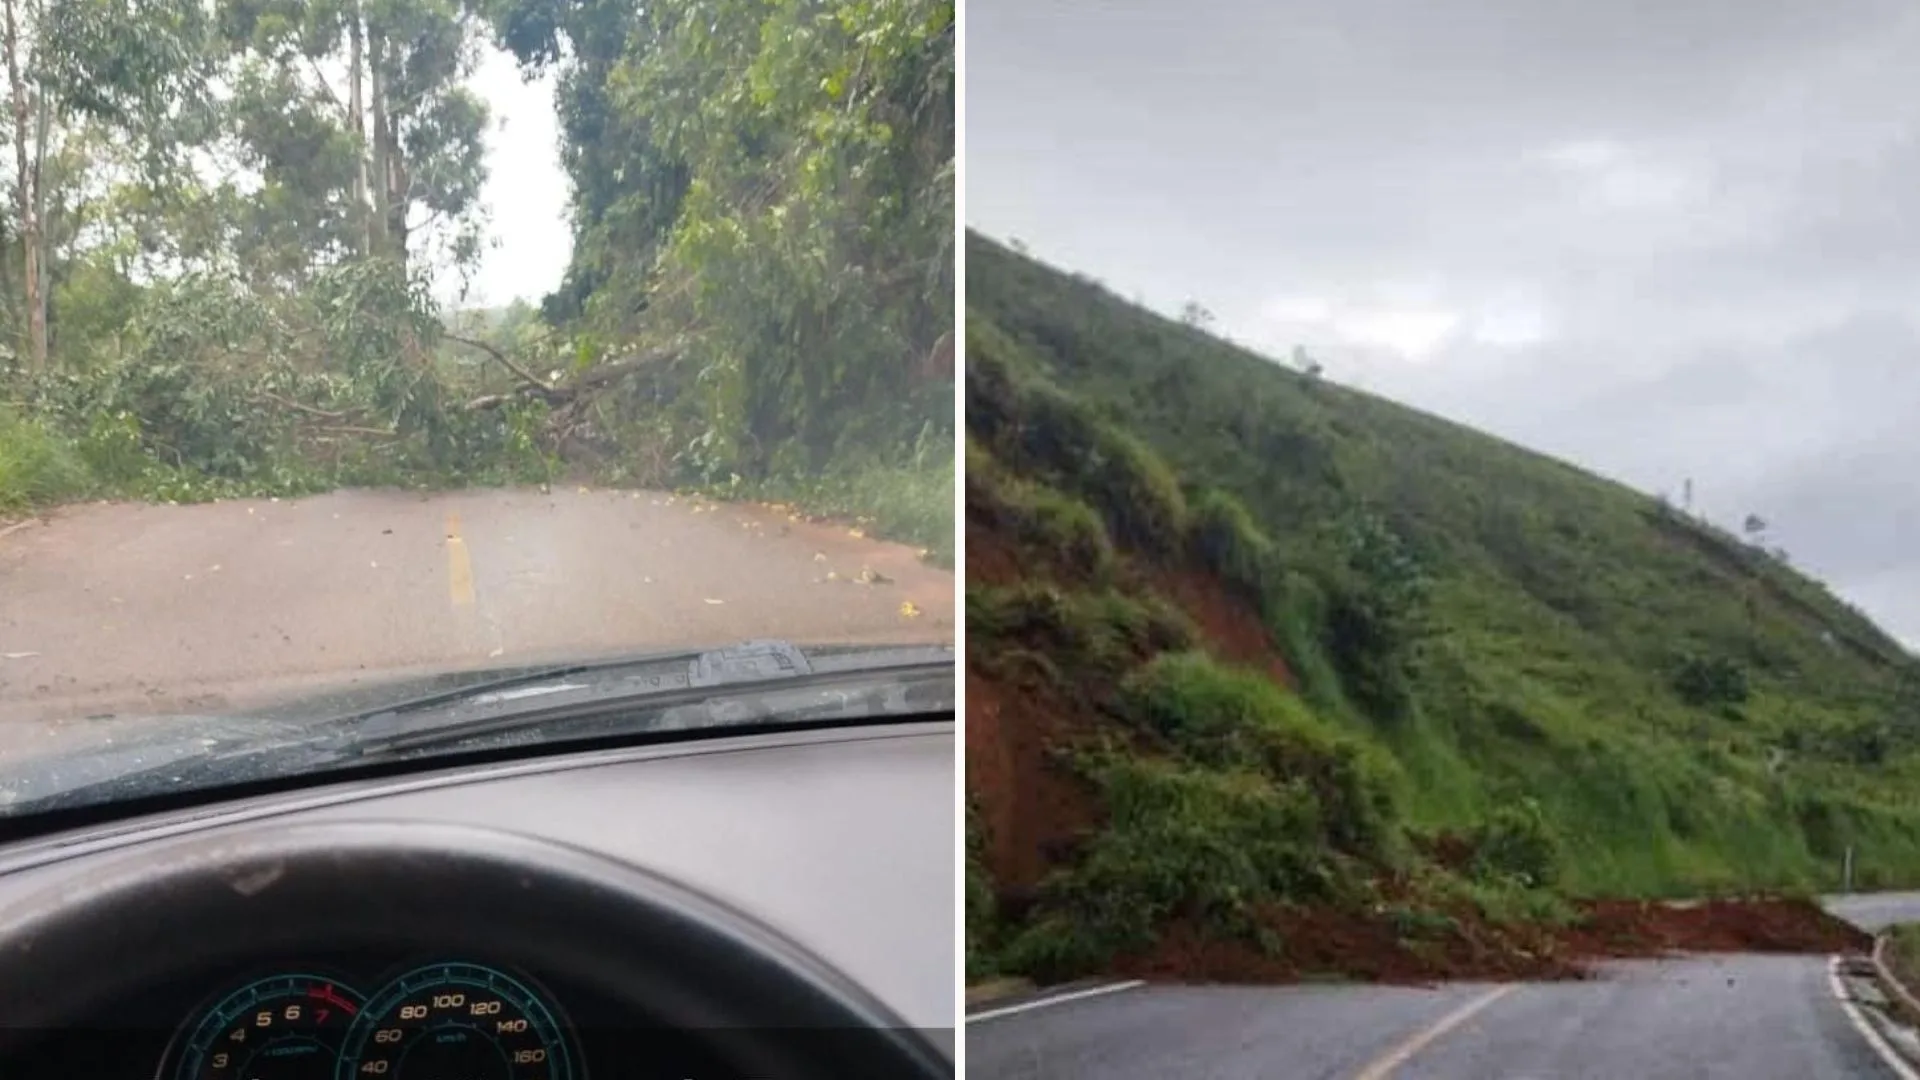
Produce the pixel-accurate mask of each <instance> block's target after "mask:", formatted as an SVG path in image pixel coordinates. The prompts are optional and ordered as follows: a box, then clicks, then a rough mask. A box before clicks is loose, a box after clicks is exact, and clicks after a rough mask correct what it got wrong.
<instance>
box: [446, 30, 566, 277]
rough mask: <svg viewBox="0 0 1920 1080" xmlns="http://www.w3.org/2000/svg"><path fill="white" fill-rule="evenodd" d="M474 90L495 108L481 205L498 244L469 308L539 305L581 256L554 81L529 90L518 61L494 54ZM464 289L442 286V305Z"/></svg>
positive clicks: (486, 258) (485, 258)
mask: <svg viewBox="0 0 1920 1080" xmlns="http://www.w3.org/2000/svg"><path fill="white" fill-rule="evenodd" d="M469 85H470V86H472V87H473V89H474V92H475V93H478V94H479V95H480V96H482V97H484V98H485V99H486V100H487V104H488V105H489V106H490V107H491V108H492V109H493V127H492V129H491V130H490V131H488V132H487V171H488V175H487V183H486V187H485V188H484V189H483V190H482V192H481V196H480V198H481V201H482V202H484V203H485V204H486V205H487V210H488V213H489V215H490V217H489V220H490V228H489V229H488V233H489V235H490V236H491V237H492V238H493V239H494V240H495V241H497V244H496V246H493V247H490V248H488V249H487V250H485V251H484V252H482V254H481V258H480V266H479V269H478V270H477V271H476V273H475V274H474V279H473V283H472V285H471V287H470V288H469V291H468V293H467V299H466V302H467V303H468V304H472V305H475V306H481V305H485V306H492V305H495V304H504V303H506V302H508V301H510V300H512V299H514V298H515V297H519V298H521V299H524V300H526V301H528V302H529V303H533V304H538V303H539V302H540V298H541V297H543V296H545V295H546V294H547V293H549V292H551V291H553V289H554V287H555V286H557V285H559V284H560V276H561V274H563V273H564V272H565V271H566V269H567V256H568V254H569V253H570V252H571V251H572V249H573V238H572V233H571V232H569V230H568V228H567V214H566V211H567V177H566V174H565V173H564V172H562V171H561V170H560V148H559V141H558V140H559V137H560V135H559V131H560V128H559V123H558V121H557V120H556V118H555V117H554V113H553V78H552V76H551V75H548V76H545V77H543V78H541V79H539V80H538V81H536V82H533V83H531V84H528V83H523V82H522V81H521V79H520V73H519V71H518V69H516V68H515V66H514V63H513V58H512V57H510V56H508V55H507V54H506V53H504V52H501V51H499V50H498V49H493V48H490V47H489V48H487V49H486V50H485V59H483V60H482V61H481V64H480V69H479V71H477V72H475V73H474V77H473V80H472V82H471V83H469ZM456 287H457V282H454V281H452V280H448V281H445V282H442V283H441V288H440V290H439V291H440V292H441V294H442V299H443V300H448V301H451V300H453V296H452V292H453V291H454V290H455V289H456Z"/></svg>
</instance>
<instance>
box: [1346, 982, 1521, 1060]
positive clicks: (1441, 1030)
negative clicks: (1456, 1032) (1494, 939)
mask: <svg viewBox="0 0 1920 1080" xmlns="http://www.w3.org/2000/svg"><path fill="white" fill-rule="evenodd" d="M1515 989H1517V986H1516V984H1514V983H1508V984H1506V985H1505V986H1496V987H1494V988H1493V989H1491V990H1489V991H1487V992H1486V993H1484V994H1481V995H1480V996H1479V997H1477V998H1474V999H1473V1000H1472V1001H1469V1002H1467V1003H1466V1004H1465V1005H1462V1006H1460V1007H1459V1008H1457V1009H1455V1010H1453V1011H1452V1012H1450V1013H1448V1014H1447V1015H1445V1016H1443V1017H1441V1018H1440V1019H1438V1020H1436V1021H1434V1023H1433V1025H1432V1026H1431V1027H1427V1028H1423V1029H1421V1030H1420V1031H1418V1032H1415V1033H1414V1035H1413V1036H1412V1037H1411V1038H1409V1039H1407V1041H1405V1042H1403V1043H1401V1044H1400V1045H1398V1046H1396V1047H1394V1048H1393V1049H1391V1050H1389V1051H1387V1052H1386V1053H1385V1054H1384V1055H1382V1056H1381V1057H1378V1058H1376V1059H1374V1062H1373V1064H1371V1065H1368V1066H1367V1067H1366V1069H1365V1070H1363V1071H1362V1072H1361V1073H1360V1074H1359V1075H1358V1076H1356V1077H1354V1080H1386V1078H1387V1077H1388V1076H1391V1075H1392V1074H1393V1070H1395V1069H1397V1068H1399V1067H1400V1066H1402V1065H1405V1064H1406V1063H1407V1061H1408V1059H1410V1058H1412V1057H1413V1055H1415V1054H1417V1053H1419V1052H1420V1051H1421V1050H1423V1049H1425V1048H1426V1046H1427V1044H1428V1043H1431V1042H1433V1041H1434V1040H1435V1039H1438V1038H1439V1037H1440V1036H1442V1035H1445V1034H1446V1033H1447V1032H1449V1031H1452V1030H1453V1029H1454V1028H1457V1027H1459V1026H1460V1025H1461V1024H1464V1023H1466V1022H1467V1020H1468V1018H1470V1017H1472V1016H1473V1014H1474V1013H1477V1012H1479V1011H1480V1010H1481V1009H1484V1008H1486V1007H1487V1006H1489V1005H1491V1004H1493V1003H1494V1002H1496V1001H1499V1000H1500V999H1501V998H1503V997H1506V996H1507V995H1508V994H1510V993H1512V992H1513V991H1514V990H1515Z"/></svg>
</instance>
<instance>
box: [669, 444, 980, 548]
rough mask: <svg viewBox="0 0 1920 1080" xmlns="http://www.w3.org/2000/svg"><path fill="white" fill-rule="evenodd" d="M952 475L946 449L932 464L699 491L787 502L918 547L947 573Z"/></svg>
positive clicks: (854, 469) (847, 469) (863, 468)
mask: <svg viewBox="0 0 1920 1080" xmlns="http://www.w3.org/2000/svg"><path fill="white" fill-rule="evenodd" d="M930 457H931V456H930ZM954 472H955V470H954V467H953V453H952V450H951V449H948V450H947V451H946V453H945V456H944V458H940V459H938V460H933V459H929V460H924V461H917V462H913V463H910V464H906V465H895V466H888V465H852V466H844V467H841V468H838V469H835V470H834V471H832V472H829V473H826V474H824V475H821V476H816V477H806V478H798V477H777V478H773V479H769V480H766V481H763V482H760V483H754V484H739V485H714V486H710V487H707V488H703V489H701V490H702V491H704V492H705V493H706V494H709V495H713V496H715V497H718V498H751V499H763V500H766V501H769V502H782V503H790V504H792V505H794V506H796V507H799V508H800V509H802V510H804V511H806V512H807V513H810V514H818V515H822V516H825V517H832V518H840V519H843V520H848V521H854V522H857V523H859V524H861V525H862V526H863V527H864V528H865V529H866V530H867V531H868V533H869V534H870V535H872V536H874V537H876V538H878V539H882V540H893V541H897V542H899V543H904V544H912V545H914V546H915V547H919V548H924V549H926V552H927V554H926V556H925V557H926V559H927V561H928V562H930V563H932V564H934V565H936V566H940V567H944V568H947V569H951V568H952V567H953V565H954V539H953V538H954V521H953V481H954Z"/></svg>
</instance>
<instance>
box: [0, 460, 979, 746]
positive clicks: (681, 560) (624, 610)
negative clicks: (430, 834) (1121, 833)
mask: <svg viewBox="0 0 1920 1080" xmlns="http://www.w3.org/2000/svg"><path fill="white" fill-rule="evenodd" d="M876 577H877V579H878V580H876ZM863 578H865V579H867V580H865V581H863V580H862V579H863ZM953 633H954V578H953V574H952V573H951V572H950V571H945V570H941V569H938V568H936V567H933V566H930V565H927V564H925V563H923V562H922V561H921V560H920V559H919V558H918V553H917V552H915V551H914V550H912V549H910V548H907V547H904V546H901V545H897V544H882V543H877V542H875V541H873V540H871V539H868V538H865V537H863V536H858V535H854V531H853V530H850V529H849V528H847V527H845V526H835V525H826V524H814V523H807V522H800V521H795V520H792V519H791V518H790V516H789V515H788V514H786V513H785V512H783V511H780V510H778V509H775V508H770V507H758V506H745V505H729V504H714V503H711V502H708V501H705V500H688V499H684V498H675V497H672V496H669V495H664V494H649V493H632V492H618V491H582V490H579V489H571V488H569V489H556V490H554V491H553V492H552V493H551V494H544V493H541V492H539V491H531V490H523V491H501V490H484V491H466V492H458V493H451V494H439V495H431V496H427V495H422V494H416V493H404V492H340V493H335V494H331V495H325V496H319V497H315V498H310V499H301V500H285V501H277V500H264V499H263V500H251V501H238V502H220V503H211V504H203V505H194V506H159V505H126V504H115V505H88V506H79V507H69V508H66V509H63V510H59V511H56V512H54V513H53V514H51V515H50V516H49V517H47V518H46V519H43V520H41V521H34V522H30V523H26V524H22V525H17V526H14V527H9V528H7V530H6V531H5V533H4V534H3V535H0V754H7V753H11V752H19V751H21V750H22V749H30V748H31V746H32V745H34V744H35V743H36V742H37V741H41V740H46V739H54V738H65V737H74V736H73V734H72V733H73V732H74V731H75V730H76V728H80V727H82V726H83V725H85V724H86V723H87V721H85V720H84V719H82V718H85V717H88V716H96V715H99V714H102V713H121V714H152V713H163V712H204V711H212V710H217V709H230V708H244V707H245V706H246V705H248V704H250V703H254V702H266V701H271V700H274V699H276V698H285V697H289V696H296V695H298V694H299V693H304V692H313V691H317V690H320V689H330V688H334V687H339V686H343V685H346V684H349V683H355V682H363V681H366V680H369V679H375V678H381V677H386V676H392V675H400V674H413V673H417V672H428V671H446V670H454V669H459V668H474V667H487V666H493V665H500V664H511V663H515V662H520V661H536V662H538V661H546V660H549V659H557V658H562V657H569V658H572V657H586V656H597V655H607V654H611V653H617V652H624V651H632V650H642V649H655V648H662V647H678V646H685V645H689V644H727V643H732V642H735V641H739V640H742V639H747V638H788V639H792V640H795V641H797V642H801V643H808V642H813V643H830V642H832V643H837V642H914V643H923V642H951V641H952V640H953ZM115 722H118V721H115ZM79 737H87V736H86V735H85V734H84V733H83V734H82V735H81V736H79Z"/></svg>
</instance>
